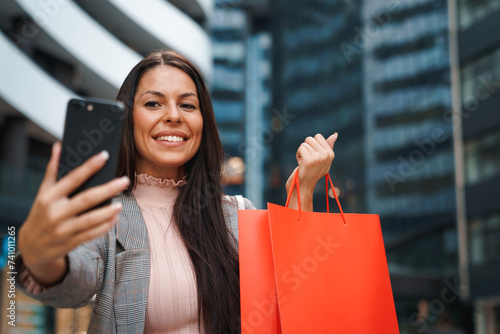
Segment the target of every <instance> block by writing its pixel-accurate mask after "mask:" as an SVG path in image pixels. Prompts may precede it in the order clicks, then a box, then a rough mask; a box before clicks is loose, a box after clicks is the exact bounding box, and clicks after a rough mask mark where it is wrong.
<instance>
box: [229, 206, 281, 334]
mask: <svg viewBox="0 0 500 334" xmlns="http://www.w3.org/2000/svg"><path fill="white" fill-rule="evenodd" d="M238 239H239V257H240V303H241V333H242V334H281V325H280V320H279V310H278V300H277V294H276V280H275V276H274V264H273V253H272V249H271V235H270V231H269V217H268V212H267V210H239V211H238Z"/></svg>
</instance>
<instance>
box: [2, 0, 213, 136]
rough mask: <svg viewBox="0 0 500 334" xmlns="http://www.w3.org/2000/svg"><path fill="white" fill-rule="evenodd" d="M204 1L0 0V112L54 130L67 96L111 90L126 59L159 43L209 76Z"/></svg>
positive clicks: (207, 0) (58, 129) (207, 5)
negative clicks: (191, 62)
mask: <svg viewBox="0 0 500 334" xmlns="http://www.w3.org/2000/svg"><path fill="white" fill-rule="evenodd" d="M211 2H212V0H190V1H172V2H168V1H165V0H142V1H134V0H85V1H84V0H80V1H78V0H77V1H69V0H37V1H32V0H2V1H1V2H0V29H1V32H0V60H1V61H0V78H1V79H0V80H1V81H0V101H1V102H2V103H0V120H1V118H2V117H3V116H4V115H10V116H12V115H15V114H16V112H18V114H19V116H20V117H26V118H27V119H28V120H29V122H32V123H34V124H35V125H37V126H39V127H40V128H41V129H43V130H45V131H46V132H47V133H48V134H50V135H51V136H53V137H56V138H61V136H62V130H63V129H62V126H63V122H64V113H65V105H66V103H67V100H68V99H69V98H71V97H75V96H96V97H102V98H114V96H115V95H116V93H117V91H118V88H119V87H120V85H121V83H122V81H123V80H124V79H125V76H126V75H127V73H128V72H129V71H130V70H131V69H132V67H133V66H134V65H135V64H136V63H137V62H138V61H139V60H140V59H141V58H142V57H143V56H144V55H146V54H147V53H149V52H151V51H153V50H156V49H160V48H167V49H172V50H176V51H178V52H180V53H182V54H183V55H185V56H186V57H187V58H188V59H190V60H191V61H193V62H194V63H195V64H197V66H198V67H199V68H200V70H201V71H202V73H203V75H204V76H205V78H206V79H207V80H208V81H210V80H211V77H212V54H211V44H210V37H209V34H208V32H207V31H206V29H205V28H204V26H206V24H205V23H206V22H207V21H208V20H209V19H210V15H211V8H212V4H211ZM6 105H7V106H8V107H7V108H5V106H6ZM1 109H8V112H7V111H5V110H1ZM0 124H1V123H0Z"/></svg>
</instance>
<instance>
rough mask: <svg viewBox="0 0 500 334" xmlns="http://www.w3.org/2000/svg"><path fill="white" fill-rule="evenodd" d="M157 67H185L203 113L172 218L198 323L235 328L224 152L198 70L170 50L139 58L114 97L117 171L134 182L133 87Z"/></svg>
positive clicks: (235, 277) (215, 330)
mask: <svg viewBox="0 0 500 334" xmlns="http://www.w3.org/2000/svg"><path fill="white" fill-rule="evenodd" d="M156 66H172V67H176V68H178V69H180V70H182V71H184V72H185V73H186V74H187V75H189V76H190V77H191V79H192V80H193V81H194V83H195V85H196V90H197V93H198V98H199V102H200V110H201V114H202V116H203V131H202V139H201V144H200V148H199V150H198V152H197V153H196V154H195V156H194V157H193V158H192V159H191V160H190V161H189V162H188V163H187V164H186V175H187V178H186V181H187V184H186V185H185V186H183V187H182V188H181V189H180V193H179V196H178V198H177V200H176V202H175V205H174V213H173V214H174V219H175V221H176V223H177V226H178V228H179V231H180V235H181V237H182V239H183V241H184V244H185V245H186V248H187V250H188V253H189V256H190V258H191V261H192V263H193V266H194V270H195V274H196V284H197V293H198V324H199V326H200V328H201V326H202V325H203V327H204V329H205V331H206V332H207V333H211V334H221V333H227V332H229V333H237V332H240V327H239V323H240V290H239V271H238V252H237V250H236V247H235V240H234V237H233V236H232V234H231V233H230V232H229V229H228V227H227V225H226V223H225V220H224V215H223V211H222V204H221V192H222V191H221V170H222V162H223V150H222V144H221V140H220V138H219V134H218V130H217V125H216V122H215V115H214V110H213V106H212V101H211V99H210V95H209V93H208V90H207V87H206V86H205V83H204V81H203V78H202V76H201V74H200V72H199V70H198V69H197V68H196V67H195V66H194V65H193V64H192V63H191V62H189V61H188V60H187V59H186V58H184V57H183V56H181V55H180V54H178V53H176V52H173V51H166V50H160V51H156V52H153V53H151V54H150V55H148V56H147V57H146V58H144V59H143V60H142V61H141V62H139V63H138V64H137V65H136V66H135V67H134V68H133V69H132V71H131V72H130V73H129V74H128V76H127V78H126V79H125V81H124V82H123V85H122V86H121V88H120V91H119V92H118V96H117V100H120V101H122V102H123V103H124V104H125V109H126V110H125V119H124V136H123V140H122V147H121V153H120V163H119V164H120V167H119V171H120V175H127V176H128V177H129V178H130V180H131V183H130V186H129V189H128V191H131V190H132V189H133V188H134V187H135V184H136V179H135V171H136V160H135V159H136V154H137V152H136V149H135V145H134V136H133V126H134V125H133V122H132V110H133V106H134V97H135V93H136V89H137V86H138V84H139V81H140V80H141V78H142V76H143V75H144V73H146V72H147V71H148V70H150V69H152V68H154V67H156Z"/></svg>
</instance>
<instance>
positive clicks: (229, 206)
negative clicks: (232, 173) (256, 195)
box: [222, 195, 255, 241]
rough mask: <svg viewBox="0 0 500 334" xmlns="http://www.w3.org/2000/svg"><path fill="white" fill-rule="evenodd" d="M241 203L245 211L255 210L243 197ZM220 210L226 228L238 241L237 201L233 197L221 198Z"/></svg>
mask: <svg viewBox="0 0 500 334" xmlns="http://www.w3.org/2000/svg"><path fill="white" fill-rule="evenodd" d="M243 202H244V204H245V210H255V205H253V203H252V202H251V201H250V200H249V199H248V198H245V197H243ZM222 208H223V210H224V218H225V219H226V224H227V227H228V228H229V230H230V231H231V233H232V234H233V236H234V237H235V238H236V241H238V200H237V199H236V197H235V196H227V195H226V196H223V199H222Z"/></svg>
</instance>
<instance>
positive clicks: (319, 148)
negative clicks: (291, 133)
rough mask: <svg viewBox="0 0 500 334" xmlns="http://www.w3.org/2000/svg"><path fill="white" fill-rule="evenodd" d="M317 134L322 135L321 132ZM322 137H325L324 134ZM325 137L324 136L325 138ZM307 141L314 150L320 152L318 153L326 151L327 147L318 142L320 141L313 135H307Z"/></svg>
mask: <svg viewBox="0 0 500 334" xmlns="http://www.w3.org/2000/svg"><path fill="white" fill-rule="evenodd" d="M316 136H321V135H320V134H317V135H316ZM321 138H323V136H321ZM323 139H324V138H323ZM305 142H306V143H307V144H309V145H310V146H311V147H312V148H313V150H314V151H316V152H318V153H324V152H325V149H324V148H323V147H322V146H321V145H320V143H318V141H317V140H316V139H315V138H313V137H307V138H306V140H305Z"/></svg>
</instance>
